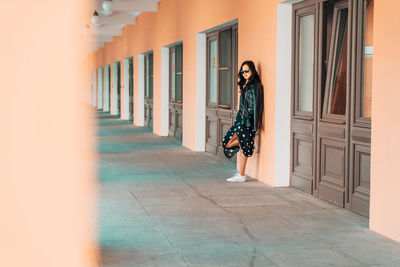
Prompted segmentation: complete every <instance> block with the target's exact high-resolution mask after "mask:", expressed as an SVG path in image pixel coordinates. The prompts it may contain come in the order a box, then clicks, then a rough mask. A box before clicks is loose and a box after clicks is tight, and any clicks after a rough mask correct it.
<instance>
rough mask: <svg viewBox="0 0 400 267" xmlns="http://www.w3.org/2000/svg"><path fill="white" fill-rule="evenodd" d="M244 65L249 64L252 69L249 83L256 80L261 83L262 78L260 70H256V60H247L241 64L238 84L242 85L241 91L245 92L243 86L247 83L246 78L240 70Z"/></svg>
mask: <svg viewBox="0 0 400 267" xmlns="http://www.w3.org/2000/svg"><path fill="white" fill-rule="evenodd" d="M243 65H247V66H248V67H249V69H250V71H251V76H250V78H249V84H250V83H253V82H255V81H257V82H259V83H261V79H260V76H259V75H258V72H257V71H256V67H255V66H254V62H253V61H251V60H246V61H244V62H243V63H242V65H241V66H240V70H239V73H238V78H239V81H238V85H239V87H240V93H243V91H244V88H243V87H244V85H245V84H246V79H245V78H244V77H243V75H242V74H241V73H240V71H241V70H242V68H243Z"/></svg>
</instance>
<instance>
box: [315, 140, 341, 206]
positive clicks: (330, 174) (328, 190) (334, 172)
mask: <svg viewBox="0 0 400 267" xmlns="http://www.w3.org/2000/svg"><path fill="white" fill-rule="evenodd" d="M345 154H346V149H345V144H344V142H342V141H335V140H331V139H322V140H321V174H320V181H319V185H318V187H319V190H318V191H319V197H320V198H322V199H325V200H327V201H329V202H332V203H334V204H336V205H338V206H341V207H344V201H345V200H344V192H345V186H346V183H345V177H346V164H345V161H346V155H345Z"/></svg>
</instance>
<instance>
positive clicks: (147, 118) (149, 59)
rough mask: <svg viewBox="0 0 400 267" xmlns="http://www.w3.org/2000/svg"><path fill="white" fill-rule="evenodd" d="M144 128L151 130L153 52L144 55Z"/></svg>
mask: <svg viewBox="0 0 400 267" xmlns="http://www.w3.org/2000/svg"><path fill="white" fill-rule="evenodd" d="M144 76H145V95H144V96H145V97H144V126H145V127H150V128H153V52H150V53H147V54H145V74H144Z"/></svg>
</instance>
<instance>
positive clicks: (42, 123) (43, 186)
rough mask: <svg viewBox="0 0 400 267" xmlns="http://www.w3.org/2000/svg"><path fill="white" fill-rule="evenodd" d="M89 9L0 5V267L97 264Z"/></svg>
mask: <svg viewBox="0 0 400 267" xmlns="http://www.w3.org/2000/svg"><path fill="white" fill-rule="evenodd" d="M89 4H90V1H78V0H69V1H59V0H55V1H47V0H37V1H28V0H25V1H6V2H2V4H1V5H2V11H4V12H2V15H1V16H0V24H1V25H3V26H2V27H0V35H1V36H3V37H4V39H2V41H1V43H0V48H1V49H0V58H1V60H2V64H0V80H1V87H0V92H1V98H2V100H3V101H2V104H1V105H0V112H1V114H3V116H2V122H1V124H2V126H1V129H2V130H1V131H0V147H1V150H0V151H1V153H0V157H1V159H0V177H1V179H0V183H1V184H0V214H1V220H0V237H1V238H0V266H4V267H14V266H30V267H44V266H58V267H71V266H74V267H87V266H97V264H96V261H97V252H96V250H97V249H96V244H95V236H94V235H95V233H96V229H95V225H94V218H95V216H94V213H95V209H94V203H95V202H94V196H95V193H96V187H95V155H96V154H95V139H94V136H95V134H94V132H93V130H94V128H93V125H92V123H93V122H92V120H91V118H90V117H91V116H92V114H91V109H90V108H89V106H88V105H86V104H84V103H83V102H80V101H79V100H81V99H82V98H81V97H82V94H83V92H85V90H86V89H87V88H86V83H85V79H86V78H87V76H86V74H87V73H88V70H89V69H88V65H86V64H81V63H82V60H83V58H84V55H86V54H87V51H88V50H86V49H85V48H87V47H86V46H85V45H84V44H83V43H79V42H78V40H79V36H80V34H81V33H82V30H83V28H84V25H85V24H86V21H88V19H90V17H89V16H90V14H91V12H90V10H93V9H92V7H91V6H89ZM88 11H89V12H88ZM93 124H94V123H93Z"/></svg>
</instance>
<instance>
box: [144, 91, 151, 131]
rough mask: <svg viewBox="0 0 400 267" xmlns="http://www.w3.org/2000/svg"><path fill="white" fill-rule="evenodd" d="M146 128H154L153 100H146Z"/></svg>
mask: <svg viewBox="0 0 400 267" xmlns="http://www.w3.org/2000/svg"><path fill="white" fill-rule="evenodd" d="M144 126H145V127H149V128H153V99H150V98H146V99H145V100H144Z"/></svg>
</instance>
